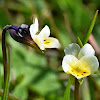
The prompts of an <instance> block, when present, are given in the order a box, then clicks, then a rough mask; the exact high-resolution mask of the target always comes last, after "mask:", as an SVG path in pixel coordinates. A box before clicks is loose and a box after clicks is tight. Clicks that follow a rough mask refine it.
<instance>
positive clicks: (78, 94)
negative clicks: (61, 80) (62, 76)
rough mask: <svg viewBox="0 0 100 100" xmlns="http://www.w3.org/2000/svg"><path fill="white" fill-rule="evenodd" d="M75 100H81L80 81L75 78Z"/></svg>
mask: <svg viewBox="0 0 100 100" xmlns="http://www.w3.org/2000/svg"><path fill="white" fill-rule="evenodd" d="M74 100H80V92H79V82H78V80H77V79H75V91H74Z"/></svg>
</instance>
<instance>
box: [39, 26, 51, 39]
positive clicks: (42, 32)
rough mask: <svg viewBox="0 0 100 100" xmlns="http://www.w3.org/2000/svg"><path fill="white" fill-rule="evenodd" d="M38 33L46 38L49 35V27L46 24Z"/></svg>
mask: <svg viewBox="0 0 100 100" xmlns="http://www.w3.org/2000/svg"><path fill="white" fill-rule="evenodd" d="M39 35H41V36H42V37H43V38H48V37H49V36H50V29H49V27H48V26H47V25H46V26H45V27H44V28H43V29H42V30H41V32H40V33H39Z"/></svg>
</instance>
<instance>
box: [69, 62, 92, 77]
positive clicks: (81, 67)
mask: <svg viewBox="0 0 100 100" xmlns="http://www.w3.org/2000/svg"><path fill="white" fill-rule="evenodd" d="M69 72H70V73H71V74H73V75H74V76H77V77H81V78H82V77H86V76H89V75H90V70H89V69H88V67H87V64H86V63H80V61H78V62H75V61H73V62H72V63H71V64H70V68H69ZM69 72H68V73H69Z"/></svg>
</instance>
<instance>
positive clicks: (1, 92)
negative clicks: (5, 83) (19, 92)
mask: <svg viewBox="0 0 100 100" xmlns="http://www.w3.org/2000/svg"><path fill="white" fill-rule="evenodd" d="M0 96H3V90H0ZM8 98H9V99H11V100H20V99H19V98H17V97H15V96H13V95H12V94H9V95H8Z"/></svg>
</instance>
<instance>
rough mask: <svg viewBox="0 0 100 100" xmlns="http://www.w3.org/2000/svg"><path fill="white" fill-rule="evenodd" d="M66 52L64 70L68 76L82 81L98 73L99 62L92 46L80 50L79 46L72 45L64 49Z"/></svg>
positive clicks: (63, 63)
mask: <svg viewBox="0 0 100 100" xmlns="http://www.w3.org/2000/svg"><path fill="white" fill-rule="evenodd" d="M64 52H65V56H64V58H63V61H62V68H63V70H64V72H66V73H67V74H72V75H73V76H75V77H76V78H77V79H81V78H84V77H86V76H89V75H90V74H93V73H94V72H96V71H97V69H98V67H99V62H98V59H97V57H96V56H94V55H95V51H94V49H93V48H92V46H91V45H90V44H88V43H87V44H85V45H84V46H83V47H82V48H80V46H79V45H78V44H76V43H72V44H69V45H68V47H66V48H65V49H64Z"/></svg>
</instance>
